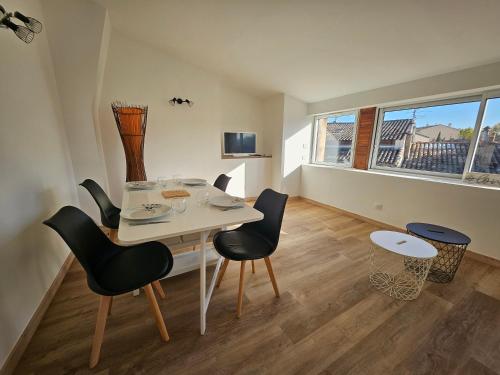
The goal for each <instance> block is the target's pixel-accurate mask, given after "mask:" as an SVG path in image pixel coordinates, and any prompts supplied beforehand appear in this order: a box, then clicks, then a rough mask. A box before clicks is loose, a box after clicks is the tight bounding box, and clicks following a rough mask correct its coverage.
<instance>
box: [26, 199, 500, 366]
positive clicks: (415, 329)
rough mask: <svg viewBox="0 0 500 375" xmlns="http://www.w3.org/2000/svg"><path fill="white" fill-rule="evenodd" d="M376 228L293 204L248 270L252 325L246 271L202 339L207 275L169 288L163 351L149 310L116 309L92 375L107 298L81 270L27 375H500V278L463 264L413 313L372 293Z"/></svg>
mask: <svg viewBox="0 0 500 375" xmlns="http://www.w3.org/2000/svg"><path fill="white" fill-rule="evenodd" d="M376 229H378V228H377V226H375V225H373V224H370V223H365V222H363V221H361V220H359V219H355V218H352V217H349V216H346V215H345V214H342V213H339V212H336V211H332V210H329V209H326V208H323V207H319V206H315V205H312V204H310V203H307V202H305V201H303V200H295V201H291V202H289V204H288V206H287V210H286V215H285V220H284V225H283V232H282V235H281V240H280V246H279V248H278V250H277V251H276V253H275V254H274V255H273V256H272V260H273V266H274V270H275V273H276V276H277V279H278V284H279V287H280V292H281V298H279V299H278V298H275V297H274V293H273V288H272V286H271V283H270V282H269V277H268V274H267V271H266V267H265V264H264V261H259V262H257V264H256V267H257V272H256V274H251V267H247V272H248V274H247V277H246V292H245V296H244V305H243V316H242V317H241V319H236V318H235V309H236V299H237V289H238V275H239V267H238V264H236V263H234V262H231V263H230V264H229V267H228V269H227V272H226V276H225V278H224V281H223V282H222V285H221V287H220V289H216V290H215V292H214V296H213V298H212V302H211V304H210V307H209V310H208V328H207V334H206V336H200V335H199V328H198V327H199V325H198V321H199V310H198V308H199V307H198V306H199V305H198V304H199V294H198V285H199V276H198V275H199V273H198V272H197V271H196V272H191V273H189V274H184V275H181V276H177V277H175V278H172V279H168V280H164V281H162V285H163V288H164V289H165V291H166V293H167V299H166V300H159V303H160V308H161V310H162V312H163V315H164V317H165V321H166V324H167V328H168V331H169V334H170V337H171V340H170V342H168V343H163V342H161V341H160V337H159V334H158V331H157V329H156V326H155V322H154V320H153V317H152V315H151V314H150V310H149V306H148V303H147V301H146V298H145V296H144V293H141V295H140V296H139V297H133V296H131V295H129V294H128V295H124V296H120V297H117V298H116V299H115V301H114V302H113V311H112V315H111V316H110V318H109V320H108V325H107V327H106V333H105V337H104V343H103V347H102V352H101V361H100V363H99V364H98V366H97V367H96V368H95V369H94V370H92V371H91V370H89V369H88V359H89V354H90V344H91V339H92V334H93V331H94V324H95V318H96V313H97V307H98V297H97V296H96V295H94V294H92V293H91V292H90V291H89V289H88V287H87V285H86V280H85V274H84V272H83V270H82V268H81V267H80V266H79V265H78V264H77V262H75V264H74V265H73V267H72V268H71V270H70V272H69V273H68V274H67V276H66V278H65V280H64V282H63V284H62V286H61V288H60V290H59V292H58V293H57V295H56V297H55V299H54V301H53V302H52V304H51V306H50V307H49V309H48V312H47V314H46V316H45V318H44V319H43V321H42V323H41V325H40V327H39V329H38V331H37V333H36V334H35V336H34V338H33V340H32V342H31V344H30V345H29V347H28V349H27V351H26V353H25V355H24V357H23V358H22V360H21V362H20V364H19V366H18V368H17V373H18V374H30V373H37V374H70V373H78V374H86V373H95V374H211V375H214V374H319V373H321V374H346V373H350V374H449V373H453V374H455V373H459V374H500V269H498V268H494V267H493V266H491V265H487V264H484V263H480V262H478V261H475V260H472V259H470V258H466V259H464V261H463V263H462V265H461V268H460V270H459V272H458V273H457V276H456V278H455V280H454V281H453V282H452V283H451V284H448V285H440V284H432V283H426V286H425V290H424V291H423V292H422V294H421V296H420V297H419V298H418V299H417V300H416V301H412V302H401V301H395V300H393V299H392V298H390V297H388V296H385V295H383V294H381V293H379V292H377V291H375V290H374V289H372V288H371V287H370V284H369V282H368V278H367V272H368V248H369V239H368V235H369V233H370V232H372V231H374V230H376Z"/></svg>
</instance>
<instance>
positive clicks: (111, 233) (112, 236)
mask: <svg viewBox="0 0 500 375" xmlns="http://www.w3.org/2000/svg"><path fill="white" fill-rule="evenodd" d="M109 239H110V240H111V242H114V243H116V242H118V229H110V230H109Z"/></svg>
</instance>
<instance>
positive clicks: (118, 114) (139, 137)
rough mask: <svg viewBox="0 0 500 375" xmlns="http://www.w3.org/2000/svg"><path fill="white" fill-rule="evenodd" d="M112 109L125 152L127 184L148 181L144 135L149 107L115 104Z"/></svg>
mask: <svg viewBox="0 0 500 375" xmlns="http://www.w3.org/2000/svg"><path fill="white" fill-rule="evenodd" d="M111 108H112V109H113V114H114V116H115V120H116V126H117V127H118V132H119V133H120V137H121V139H122V143H123V149H124V150H125V160H126V162H127V182H128V181H146V170H145V169H144V135H145V134H146V121H147V117H148V107H147V106H141V105H127V104H124V103H121V102H114V103H112V104H111Z"/></svg>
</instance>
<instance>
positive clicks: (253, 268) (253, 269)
mask: <svg viewBox="0 0 500 375" xmlns="http://www.w3.org/2000/svg"><path fill="white" fill-rule="evenodd" d="M252 273H255V262H254V261H253V260H252Z"/></svg>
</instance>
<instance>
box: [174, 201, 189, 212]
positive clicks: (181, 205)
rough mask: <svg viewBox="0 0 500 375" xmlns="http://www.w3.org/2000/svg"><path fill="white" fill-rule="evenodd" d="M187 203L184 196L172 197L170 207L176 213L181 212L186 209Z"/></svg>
mask: <svg viewBox="0 0 500 375" xmlns="http://www.w3.org/2000/svg"><path fill="white" fill-rule="evenodd" d="M186 208H187V203H186V198H174V199H173V200H172V209H173V210H174V213H176V214H182V213H183V212H185V211H186Z"/></svg>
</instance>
